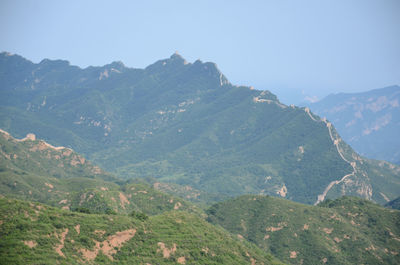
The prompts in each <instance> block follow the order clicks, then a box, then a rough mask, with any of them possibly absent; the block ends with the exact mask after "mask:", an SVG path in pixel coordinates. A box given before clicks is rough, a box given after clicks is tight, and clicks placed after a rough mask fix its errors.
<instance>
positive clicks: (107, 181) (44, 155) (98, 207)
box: [0, 131, 202, 215]
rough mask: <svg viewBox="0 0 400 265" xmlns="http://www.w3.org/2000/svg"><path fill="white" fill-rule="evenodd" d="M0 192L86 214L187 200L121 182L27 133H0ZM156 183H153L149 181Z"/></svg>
mask: <svg viewBox="0 0 400 265" xmlns="http://www.w3.org/2000/svg"><path fill="white" fill-rule="evenodd" d="M0 146H1V149H0V194H1V195H3V196H7V197H14V198H19V199H26V200H30V201H39V202H42V203H46V204H49V205H53V206H56V207H59V208H63V209H67V210H72V211H80V212H86V213H109V214H131V213H132V212H137V213H144V214H147V215H155V214H160V213H162V212H165V211H171V210H172V211H181V210H184V211H187V212H191V213H195V214H197V215H202V211H201V210H199V209H198V208H197V207H195V206H193V205H192V204H191V203H188V202H186V201H184V200H183V199H181V198H177V197H174V196H171V195H168V194H165V193H162V192H159V191H157V190H155V189H153V188H152V187H150V186H149V185H147V184H144V183H125V182H124V181H122V182H121V180H119V179H117V178H116V177H114V176H113V175H111V174H109V173H107V172H104V171H103V170H102V169H100V168H99V167H97V166H95V165H92V163H91V162H90V161H87V160H86V159H84V158H83V157H82V156H81V155H79V154H77V153H76V152H74V151H73V150H71V149H69V148H65V147H54V146H52V145H50V144H48V143H46V142H44V141H42V140H36V139H35V136H34V135H32V134H29V135H28V136H27V137H26V138H23V139H21V140H19V139H15V138H13V137H12V136H11V135H9V134H8V133H7V132H4V131H0ZM155 186H156V187H157V186H158V185H155Z"/></svg>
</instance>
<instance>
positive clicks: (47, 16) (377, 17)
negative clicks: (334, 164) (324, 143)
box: [0, 0, 400, 103]
mask: <svg viewBox="0 0 400 265" xmlns="http://www.w3.org/2000/svg"><path fill="white" fill-rule="evenodd" d="M0 34H1V39H0V50H1V51H8V52H12V53H17V54H20V55H22V56H24V57H26V58H27V59H30V60H32V61H34V62H39V61H40V60H41V59H43V58H50V59H65V60H68V61H70V62H71V64H74V65H79V66H81V67H86V66H88V65H104V64H107V63H110V62H112V61H117V60H120V61H122V62H124V63H125V65H127V66H129V67H135V68H143V67H145V66H147V65H149V64H151V63H153V62H154V61H156V60H158V59H162V58H166V57H169V56H170V55H171V54H172V53H174V52H175V51H178V52H179V53H180V54H181V55H182V56H183V57H184V58H186V59H187V60H188V61H189V62H193V61H194V60H196V59H201V60H203V61H212V62H215V63H217V65H218V67H219V68H220V70H221V71H222V72H223V73H224V74H225V75H226V76H227V78H228V79H229V80H230V81H231V82H232V83H234V84H243V85H252V86H254V87H255V88H257V89H268V90H271V91H272V92H274V93H275V94H277V95H278V97H280V98H281V99H282V100H283V102H285V103H298V102H300V101H301V100H302V98H304V97H305V96H315V95H316V96H318V97H321V96H325V95H327V94H329V93H331V92H352V91H364V90H369V89H373V88H380V87H384V86H388V85H393V84H400V1H399V0H392V1H391V0H343V1H341V0H334V1H323V0H316V1H285V0H276V1H265V0H264V1H251V0H247V1H234V0H229V1H218V0H212V1H204V0H203V1H189V0H182V1H166V0H161V1H151V0H148V1H99V0H97V1H71V0H68V1H54V0H51V1H39V0H36V1H18V0H2V1H1V2H0ZM302 93H303V95H302Z"/></svg>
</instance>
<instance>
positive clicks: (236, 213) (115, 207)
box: [0, 131, 400, 264]
mask: <svg viewBox="0 0 400 265" xmlns="http://www.w3.org/2000/svg"><path fill="white" fill-rule="evenodd" d="M0 146H1V154H0V180H1V182H0V260H1V261H2V263H5V264H26V263H40V264H55V263H61V264H126V263H134V264H146V263H147V264H281V263H280V262H279V260H282V261H284V262H285V263H287V264H329V263H331V264H354V263H364V264H397V263H398V262H399V257H400V255H399V253H398V249H399V247H400V246H399V244H400V243H399V241H400V239H399V237H400V230H399V227H400V211H398V210H394V209H395V208H396V205H397V206H398V199H396V200H394V201H392V202H391V203H388V204H387V207H388V208H394V209H385V208H383V207H382V206H379V205H377V204H374V203H372V202H369V201H366V200H363V199H359V198H351V197H342V198H340V199H337V200H334V201H333V200H329V199H328V200H325V201H324V202H322V203H320V204H319V205H318V206H310V205H305V204H299V203H295V202H291V201H289V200H286V199H281V198H274V197H270V196H260V195H244V196H240V197H237V198H232V199H228V200H225V201H223V202H219V203H216V204H214V205H212V206H210V207H207V206H204V205H201V204H197V205H198V206H196V205H194V204H192V203H191V202H188V201H186V200H184V199H181V198H177V197H175V196H171V195H168V194H165V193H163V192H160V191H157V190H155V189H154V188H155V187H158V186H160V185H162V183H155V185H154V188H153V187H150V186H149V185H147V184H146V183H145V182H144V183H141V182H137V181H139V180H135V181H123V180H121V179H119V178H117V177H114V176H113V175H112V174H110V173H107V172H105V171H103V170H102V169H100V168H99V167H98V166H96V165H94V164H93V163H92V162H90V161H88V160H86V159H84V158H83V157H82V156H81V155H80V154H78V153H76V152H75V151H73V150H71V149H69V148H66V147H55V146H52V145H50V144H48V143H46V142H45V141H43V140H40V139H36V137H35V136H34V135H32V134H30V135H28V136H27V137H25V138H23V139H16V138H14V137H12V136H11V135H10V134H9V133H7V132H4V131H0ZM39 202H41V203H39ZM271 254H272V255H273V256H272V255H271ZM275 257H276V258H275ZM277 258H278V259H279V260H278V259H277Z"/></svg>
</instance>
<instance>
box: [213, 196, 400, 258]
mask: <svg viewBox="0 0 400 265" xmlns="http://www.w3.org/2000/svg"><path fill="white" fill-rule="evenodd" d="M207 213H208V220H209V221H210V222H211V223H213V224H219V225H221V226H222V227H224V228H225V229H227V230H228V231H230V232H232V233H233V234H238V235H240V236H243V237H244V238H246V239H247V240H249V241H250V242H253V243H255V244H257V245H258V246H259V247H260V248H262V249H264V250H266V251H267V252H270V253H272V254H273V255H274V256H276V257H277V258H279V259H280V260H282V261H284V262H287V263H291V264H322V263H327V264H399V262H400V253H399V249H400V212H399V211H397V210H390V209H386V208H383V207H381V206H379V205H376V204H374V203H372V202H369V201H366V200H362V199H359V198H354V197H343V198H341V199H337V200H329V199H328V200H327V201H325V202H323V203H321V204H320V205H319V206H307V205H302V204H299V203H295V202H291V201H288V200H284V199H279V198H273V197H269V196H254V195H253V196H251V195H246V196H241V197H238V198H235V199H231V200H228V201H225V202H221V203H217V204H215V205H213V206H212V207H210V208H209V209H208V210H207Z"/></svg>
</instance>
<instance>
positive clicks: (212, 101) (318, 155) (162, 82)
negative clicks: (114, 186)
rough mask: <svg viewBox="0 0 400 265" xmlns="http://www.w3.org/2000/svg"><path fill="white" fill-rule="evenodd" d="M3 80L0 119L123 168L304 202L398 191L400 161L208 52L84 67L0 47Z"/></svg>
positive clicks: (207, 187) (383, 196) (206, 187)
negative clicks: (225, 70) (247, 82)
mask: <svg viewBox="0 0 400 265" xmlns="http://www.w3.org/2000/svg"><path fill="white" fill-rule="evenodd" d="M0 86H1V91H0V103H1V104H0V105H1V107H0V127H1V128H2V129H4V130H7V131H9V132H11V133H12V134H13V135H16V136H17V137H19V138H22V137H24V136H25V135H26V134H27V133H31V132H33V133H35V134H37V135H38V137H40V138H43V139H46V140H47V141H48V142H50V143H51V144H53V145H63V146H68V147H72V148H73V149H74V150H76V151H78V152H80V153H83V154H84V155H85V156H86V157H87V158H89V159H91V160H93V161H94V162H96V163H97V164H99V165H100V166H102V167H103V168H105V169H106V170H109V171H111V172H114V173H116V174H117V175H118V176H120V177H122V178H137V177H151V178H156V179H157V180H158V181H160V182H168V183H175V184H180V185H183V186H189V187H190V188H194V189H198V190H201V191H207V192H208V193H211V194H219V195H222V196H233V195H240V194H244V193H258V194H271V195H275V196H282V197H285V198H288V199H291V200H295V201H299V202H304V203H308V204H314V203H317V202H320V201H322V200H324V199H325V198H335V197H338V196H341V195H356V196H361V197H363V198H367V199H372V200H375V201H377V202H379V203H382V204H383V203H386V202H387V201H390V200H393V199H394V198H396V197H398V196H399V191H400V183H399V176H400V169H399V167H397V166H394V165H392V164H389V163H386V162H378V161H370V160H367V159H364V158H361V157H359V156H358V155H357V154H356V153H355V152H354V151H353V150H352V149H351V148H350V147H349V146H347V145H346V144H345V143H344V142H343V141H342V140H341V138H340V137H339V135H338V134H337V133H336V131H335V129H334V127H333V126H332V125H331V123H330V122H329V121H327V120H324V119H321V118H320V117H318V116H316V115H314V114H312V113H311V112H310V111H309V110H308V109H307V108H298V107H295V106H286V105H283V104H281V103H280V102H279V100H278V99H277V98H276V96H275V95H273V94H271V93H270V92H268V91H259V90H254V89H252V88H250V87H245V86H235V85H232V84H230V83H229V82H228V81H227V79H226V78H225V76H224V75H223V74H222V73H221V72H220V71H219V70H218V69H217V67H216V65H215V64H213V63H203V62H201V61H199V60H198V61H196V62H194V63H188V62H186V61H185V60H184V59H183V58H182V57H181V56H180V55H178V54H174V55H172V56H171V57H170V58H168V59H165V60H160V61H158V62H156V63H154V64H152V65H150V66H148V67H147V68H145V69H132V68H127V67H125V66H124V65H123V64H122V63H120V62H114V63H112V64H109V65H105V66H103V67H88V68H85V69H80V68H78V67H76V66H71V65H69V63H68V62H66V61H60V60H57V61H52V60H47V59H46V60H43V61H42V62H40V63H39V64H34V63H32V62H30V61H27V60H25V59H24V58H22V57H20V56H17V55H10V54H7V53H2V54H1V55H0ZM215 198H217V197H214V199H215ZM192 199H196V198H192Z"/></svg>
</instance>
